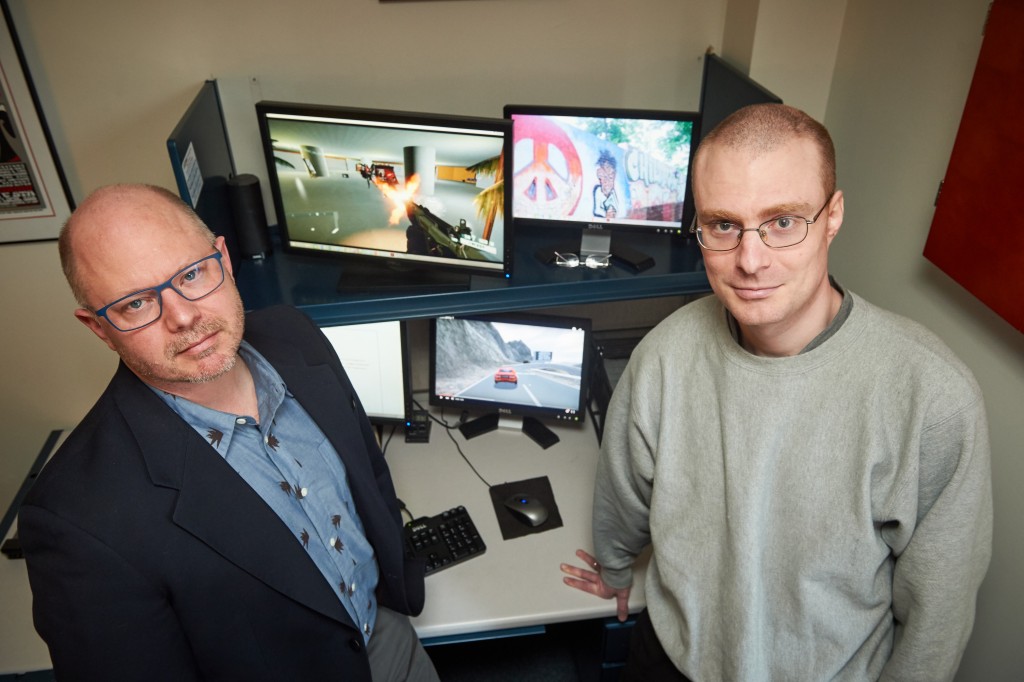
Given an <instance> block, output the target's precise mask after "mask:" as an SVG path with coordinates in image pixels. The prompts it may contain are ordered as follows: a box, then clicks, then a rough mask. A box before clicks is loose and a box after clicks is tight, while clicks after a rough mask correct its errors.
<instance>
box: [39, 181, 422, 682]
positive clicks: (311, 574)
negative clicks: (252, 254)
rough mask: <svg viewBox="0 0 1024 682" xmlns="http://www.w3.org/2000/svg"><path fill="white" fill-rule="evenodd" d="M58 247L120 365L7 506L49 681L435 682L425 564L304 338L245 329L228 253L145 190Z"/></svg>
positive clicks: (92, 215) (310, 335)
mask: <svg viewBox="0 0 1024 682" xmlns="http://www.w3.org/2000/svg"><path fill="white" fill-rule="evenodd" d="M59 250H60V254H61V261H62V265H63V267H64V272H65V275H66V276H67V279H68V282H69V284H70V286H71V289H72V292H73V293H74V295H75V298H76V300H77V301H78V303H79V306H80V307H79V308H78V309H77V310H76V311H75V316H76V317H77V318H78V319H79V320H80V321H81V322H82V323H83V324H85V326H86V327H88V328H89V329H90V330H91V331H92V332H93V333H94V334H96V336H97V337H99V338H100V339H101V340H103V342H104V343H106V344H107V345H108V346H109V347H110V348H111V349H112V350H114V351H116V352H117V354H118V355H119V356H120V360H121V362H120V364H119V366H118V369H117V372H116V373H115V375H114V378H113V379H112V380H111V382H110V385H109V386H108V387H107V389H106V391H105V392H104V393H103V395H102V396H101V397H100V399H99V401H98V402H97V403H96V405H95V406H94V407H93V409H92V410H91V411H90V412H89V414H88V415H87V416H86V417H85V419H83V420H82V422H81V423H80V424H79V426H78V427H76V428H75V429H74V431H73V432H72V433H71V434H70V435H69V436H68V438H67V440H66V441H65V443H64V444H63V445H62V446H61V448H60V449H59V450H58V452H57V453H56V454H55V455H54V457H53V458H52V459H51V460H50V462H48V463H47V465H46V467H45V468H44V469H43V471H42V472H41V473H40V475H39V476H38V478H37V480H36V482H35V484H34V485H33V487H32V489H31V491H30V493H29V494H28V495H27V496H26V499H25V501H24V503H23V504H22V506H21V511H20V518H19V535H20V538H21V541H22V545H23V547H24V551H25V558H26V561H27V566H28V573H29V580H30V583H31V586H32V593H33V614H34V620H35V625H36V629H37V630H38V631H39V633H40V635H41V636H42V637H43V639H44V640H45V641H46V643H47V645H48V646H49V648H50V654H51V658H52V660H53V664H54V671H55V673H56V675H57V677H58V678H61V679H64V678H68V679H97V680H99V679H104V680H121V679H124V680H140V679H146V680H159V679H167V680H193V679H207V680H212V679H223V680H241V679H244V680H281V679H310V680H313V679H331V678H337V677H339V676H340V677H341V678H344V679H353V680H364V681H366V682H369V681H370V680H371V678H372V679H373V680H374V681H378V680H382V679H386V680H424V681H427V682H434V681H436V680H437V674H436V672H435V671H434V668H433V665H432V664H431V662H430V659H429V657H428V656H427V655H426V653H425V651H424V650H423V647H422V646H421V645H420V643H419V640H418V639H417V637H416V633H415V631H414V630H413V629H412V626H411V624H410V623H409V619H408V615H410V614H416V613H418V612H419V611H420V610H421V609H422V607H423V600H424V586H423V566H422V564H421V563H417V562H415V561H410V560H407V559H406V558H405V555H404V551H403V547H404V544H403V536H402V518H401V514H400V511H399V505H398V501H397V499H396V498H395V493H394V487H393V485H392V482H391V478H390V474H389V473H388V468H387V465H386V463H385V461H384V457H383V455H382V454H381V451H380V448H379V446H378V444H377V441H376V439H375V436H374V433H373V430H372V428H371V427H370V424H369V422H368V420H367V418H366V415H365V413H364V412H363V409H362V407H361V405H360V403H359V400H358V397H357V396H356V394H355V391H354V389H353V388H352V385H351V383H350V382H349V380H348V377H347V376H346V374H345V371H344V369H343V368H342V366H341V363H340V361H339V360H338V357H337V354H336V353H335V352H334V350H333V347H332V346H331V345H330V343H329V342H328V341H327V340H326V338H325V337H324V336H323V334H322V333H321V332H320V331H319V329H318V328H317V327H316V326H315V325H314V324H313V323H312V321H311V320H310V319H309V318H308V317H306V316H305V315H303V314H301V313H300V312H299V311H297V310H295V309H294V308H291V307H286V306H278V307H275V308H271V309H268V310H264V311H257V312H253V313H250V314H248V315H246V314H245V312H244V311H243V306H242V300H241V297H240V296H239V293H238V289H237V288H236V286H235V281H234V273H233V271H232V267H231V262H230V259H229V257H228V254H227V251H226V248H225V245H224V239H223V237H215V236H214V235H213V234H212V233H211V232H210V231H209V229H207V227H206V226H205V225H204V224H203V223H202V222H201V221H200V220H199V218H198V217H197V216H196V215H195V213H194V212H192V211H191V210H190V209H189V208H188V207H187V206H186V205H185V204H184V203H183V202H181V201H180V200H179V199H178V198H177V197H176V196H175V195H173V194H171V193H170V192H168V191H166V190H163V189H160V188H158V187H152V186H147V185H114V186H110V187H105V188H101V189H100V190H97V191H96V192H94V193H93V194H92V195H90V196H89V197H88V198H87V199H86V200H85V201H84V202H82V204H81V205H80V206H79V207H78V208H77V209H76V210H75V212H74V214H73V215H72V217H71V219H70V220H69V221H68V223H67V225H66V226H65V228H64V230H63V231H62V233H61V236H60V240H59Z"/></svg>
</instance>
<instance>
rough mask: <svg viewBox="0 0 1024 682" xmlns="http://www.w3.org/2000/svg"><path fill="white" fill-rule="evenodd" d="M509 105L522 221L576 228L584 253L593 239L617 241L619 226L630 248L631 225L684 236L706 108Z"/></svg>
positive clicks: (517, 213)
mask: <svg viewBox="0 0 1024 682" xmlns="http://www.w3.org/2000/svg"><path fill="white" fill-rule="evenodd" d="M504 113H505V117H506V118H510V119H511V120H512V126H513V128H512V138H513V152H512V215H513V218H514V220H515V222H516V225H517V227H518V226H519V225H523V226H534V227H539V228H558V227H570V228H575V229H576V230H578V231H580V233H581V236H582V242H581V247H580V255H583V256H585V255H590V253H591V252H595V251H594V250H593V249H590V248H588V247H587V246H586V243H587V241H588V240H589V239H588V238H593V239H592V240H590V241H594V242H596V243H600V242H602V241H603V242H604V243H606V244H607V243H608V242H610V241H613V235H612V234H611V233H612V232H615V233H616V235H614V242H615V243H620V244H622V245H623V246H625V247H628V246H629V244H630V242H631V241H633V240H631V239H630V238H629V235H628V233H629V232H642V233H648V234H664V235H671V236H682V235H684V232H685V229H684V228H688V227H689V220H690V219H691V217H692V211H693V209H692V201H691V200H690V193H689V174H690V161H691V157H692V147H693V144H694V143H695V141H696V139H697V135H698V132H699V123H700V116H699V114H697V113H695V112H679V111H645V110H638V109H606V108H596V107H592V108H583V107H556V106H527V105H512V104H509V105H506V106H505V112H504ZM618 233H626V234H625V235H624V236H620V235H619V234H618ZM609 250H610V251H611V252H612V255H614V251H615V244H614V243H613V244H612V246H611V247H610V249H609ZM597 251H600V247H598V248H597ZM595 253H596V252H595Z"/></svg>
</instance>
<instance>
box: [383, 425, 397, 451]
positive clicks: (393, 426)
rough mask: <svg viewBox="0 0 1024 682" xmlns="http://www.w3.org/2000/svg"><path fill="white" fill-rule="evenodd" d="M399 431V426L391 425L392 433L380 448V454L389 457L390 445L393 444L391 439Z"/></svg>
mask: <svg viewBox="0 0 1024 682" xmlns="http://www.w3.org/2000/svg"><path fill="white" fill-rule="evenodd" d="M396 430H398V426H396V425H394V424H392V425H391V433H389V434H388V439H387V440H386V441H384V443H383V444H382V445H381V446H380V454H382V455H385V456H387V454H388V444H389V443H390V442H391V438H392V437H393V436H394V435H395V431H396Z"/></svg>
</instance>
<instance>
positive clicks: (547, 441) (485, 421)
mask: <svg viewBox="0 0 1024 682" xmlns="http://www.w3.org/2000/svg"><path fill="white" fill-rule="evenodd" d="M499 428H502V429H515V430H517V431H522V432H523V433H525V434H526V435H527V436H529V437H530V438H531V439H532V440H533V441H534V442H535V443H537V445H539V446H541V447H542V448H544V449H545V450H546V449H548V448H549V447H551V446H552V445H554V444H555V443H557V442H558V440H559V438H558V436H557V435H556V434H555V432H554V431H552V430H551V429H549V428H548V427H547V426H545V425H544V424H543V423H542V422H541V421H540V420H539V419H536V418H534V417H508V416H502V415H499V414H498V413H497V412H493V413H491V414H485V415H484V416H482V417H477V418H476V419H471V420H469V421H467V422H463V423H462V424H460V425H459V431H461V432H462V435H463V437H465V439H466V440H469V439H470V438H476V437H477V436H482V435H483V434H485V433H489V432H490V431H494V430H496V429H499Z"/></svg>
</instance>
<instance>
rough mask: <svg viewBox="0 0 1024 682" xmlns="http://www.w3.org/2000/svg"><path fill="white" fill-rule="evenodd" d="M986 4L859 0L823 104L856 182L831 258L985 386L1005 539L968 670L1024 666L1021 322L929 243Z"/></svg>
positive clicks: (989, 674)
mask: <svg viewBox="0 0 1024 682" xmlns="http://www.w3.org/2000/svg"><path fill="white" fill-rule="evenodd" d="M988 4H989V3H988V0H907V1H905V2H899V3H893V2H888V1H887V0H858V2H850V3H849V6H848V8H847V12H846V18H845V21H844V23H843V32H842V37H841V41H840V45H839V52H838V58H837V60H836V69H835V75H834V77H833V80H832V89H831V96H830V97H829V101H828V113H827V114H826V117H825V123H826V125H827V126H828V127H829V128H830V129H831V130H832V132H833V135H834V138H835V141H836V147H837V151H836V153H837V157H838V163H839V169H840V172H839V184H840V186H841V187H842V188H843V189H844V190H845V196H846V218H845V221H844V223H843V228H842V230H841V232H840V234H839V236H838V238H837V240H836V241H835V242H834V245H833V249H832V254H833V258H832V271H833V272H834V273H835V274H836V276H837V277H838V278H839V279H840V281H842V282H843V283H844V284H846V285H847V286H849V287H850V288H851V289H854V290H855V291H857V292H859V293H860V294H862V295H863V296H865V297H866V298H868V299H869V300H871V301H873V302H875V303H877V304H879V305H881V306H883V307H886V308H889V309H891V310H894V311H896V312H899V313H902V314H904V315H907V316H909V317H912V318H914V319H916V320H918V321H920V322H922V323H924V324H925V325H927V326H928V327H930V328H931V329H932V330H933V331H935V332H936V333H938V334H939V335H940V336H941V337H942V338H943V339H945V340H946V342H947V343H948V344H949V345H950V346H951V347H952V348H953V350H954V351H955V352H956V353H957V354H958V355H959V356H960V357H961V358H963V360H964V361H965V362H966V363H967V364H968V365H969V366H970V368H971V369H972V370H973V371H974V373H975V375H976V376H977V378H978V381H979V383H980V384H981V387H982V390H983V392H984V394H985V400H986V406H987V408H988V415H989V426H990V431H991V438H992V466H993V486H994V496H995V509H996V514H995V531H994V535H995V543H994V551H993V557H992V564H991V567H990V568H989V572H988V575H987V577H986V580H985V583H984V585H983V586H982V590H981V594H980V596H979V603H978V615H977V620H976V624H975V630H974V634H973V636H972V638H971V643H970V645H969V648H968V650H967V653H966V654H965V656H964V660H963V663H962V665H961V669H960V672H959V674H958V676H957V679H958V680H965V681H966V680H982V679H984V680H1020V679H1022V678H1024V649H1022V647H1021V646H1020V644H1021V633H1022V632H1024V590H1022V589H1021V587H1020V580H1021V576H1024V530H1022V528H1024V524H1022V523H1021V522H1022V521H1024V501H1022V497H1021V494H1020V488H1021V485H1022V483H1024V458H1021V456H1020V455H1021V448H1022V446H1021V443H1024V425H1022V422H1021V418H1020V413H1021V409H1020V406H1021V405H1022V404H1024V335H1022V334H1020V333H1019V332H1017V331H1016V330H1014V329H1013V328H1012V327H1011V326H1010V325H1009V324H1008V323H1007V322H1005V321H1004V320H1002V319H1001V318H1000V317H998V316H997V315H996V314H995V313H993V312H992V311H991V310H989V309H988V308H986V307H985V306H984V305H983V304H981V303H980V302H979V301H978V300H977V299H975V298H974V297H973V296H971V295H970V294H969V293H967V292H966V291H965V290H964V289H962V288H961V287H960V286H959V285H958V284H956V283H955V282H953V280H951V279H950V278H949V277H947V276H946V275H945V274H944V273H942V272H941V271H940V270H939V269H938V268H936V267H935V266H933V265H932V264H931V263H929V262H928V261H927V260H925V258H924V257H923V256H922V251H923V249H924V242H925V239H926V238H927V236H928V228H929V226H930V224H931V219H932V214H933V212H934V209H933V205H934V200H935V194H936V191H937V189H938V185H939V181H940V180H941V179H942V177H943V175H944V174H945V170H946V164H947V162H948V161H949V155H950V152H951V151H952V148H953V141H954V139H955V137H956V132H957V127H958V125H959V122H960V113H961V112H962V111H963V106H964V102H965V101H966V98H967V91H968V88H969V86H970V82H971V77H972V75H973V72H974V65H975V63H976V61H977V56H978V52H979V50H980V48H981V39H982V34H981V31H982V26H983V25H984V21H985V17H986V12H987V7H988ZM994 113H995V115H1015V116H1018V117H1019V112H994ZM978 201H984V197H979V198H978Z"/></svg>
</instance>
